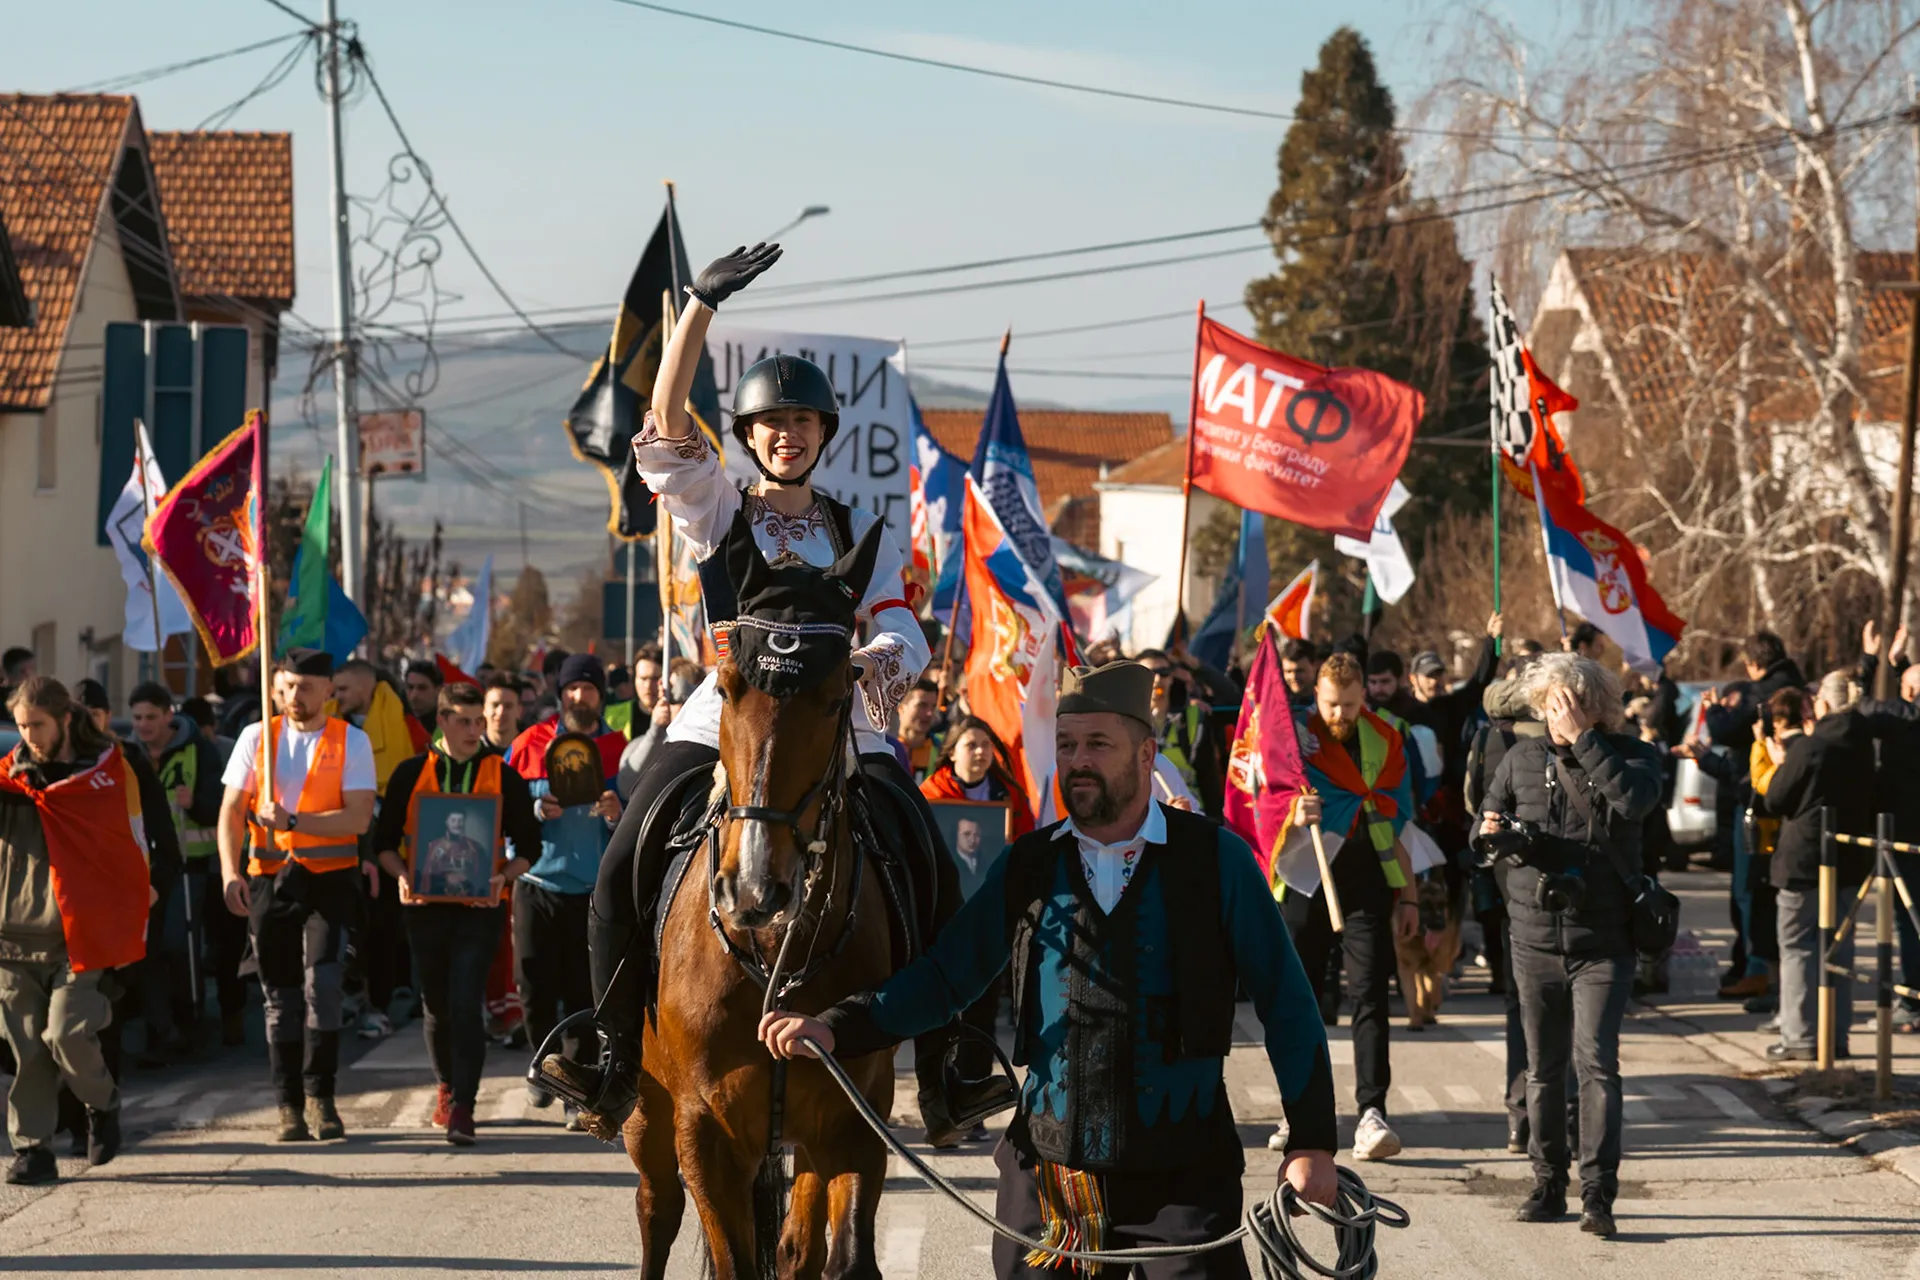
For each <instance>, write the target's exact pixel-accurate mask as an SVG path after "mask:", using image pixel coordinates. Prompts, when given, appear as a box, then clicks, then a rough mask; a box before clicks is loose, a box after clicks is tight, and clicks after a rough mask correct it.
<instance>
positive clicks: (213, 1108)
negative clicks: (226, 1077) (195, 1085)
mask: <svg viewBox="0 0 1920 1280" xmlns="http://www.w3.org/2000/svg"><path fill="white" fill-rule="evenodd" d="M232 1096H233V1094H232V1092H231V1091H230V1090H227V1089H215V1090H213V1091H211V1092H209V1093H203V1094H201V1095H200V1096H199V1097H198V1098H195V1099H194V1100H193V1101H192V1102H191V1103H190V1104H188V1106H187V1107H186V1108H185V1109H184V1110H182V1111H181V1112H180V1118H179V1120H178V1121H177V1123H178V1125H179V1127H180V1128H182V1129H204V1128H206V1127H207V1126H208V1125H209V1124H212V1123H213V1118H214V1117H215V1116H217V1115H219V1114H220V1108H221V1107H222V1106H224V1105H226V1101H227V1099H228V1098H230V1097H232Z"/></svg>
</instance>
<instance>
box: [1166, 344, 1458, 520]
mask: <svg viewBox="0 0 1920 1280" xmlns="http://www.w3.org/2000/svg"><path fill="white" fill-rule="evenodd" d="M1193 368H1194V378H1193V410H1192V416H1191V418H1190V421H1191V422H1192V424H1193V425H1192V428H1191V430H1190V434H1189V435H1188V437H1187V476H1188V479H1189V480H1190V481H1191V482H1192V483H1193V484H1195V485H1198V486H1199V487H1200V488H1201V489H1203V490H1205V491H1206V492H1207V493H1210V494H1212V495H1214V496H1215V497H1216V498H1224V499H1226V500H1227V501H1228V502H1231V503H1233V504H1234V505H1235V506H1237V507H1245V508H1246V509H1247V510H1249V511H1258V512H1261V513H1262V514H1264V515H1270V516H1277V517H1278V518H1280V519H1282V520H1291V521H1292V522H1293V523H1295V524H1299V525H1305V526H1306V527H1307V528H1309V529H1321V530H1325V531H1326V532H1328V533H1344V534H1346V535H1347V536H1348V537H1350V538H1358V539H1360V540H1361V541H1362V542H1364V541H1366V540H1367V539H1369V538H1371V537H1372V536H1373V522H1374V517H1376V516H1378V515H1379V514H1380V508H1381V506H1382V505H1384V504H1385V503H1386V500H1387V491H1388V490H1389V489H1390V488H1392V487H1393V481H1394V477H1395V476H1398V475H1399V474H1400V468H1401V465H1402V464H1404V463H1405V462H1406V460H1407V450H1408V449H1410V448H1412V447H1413V432H1414V428H1415V427H1416V426H1418V425H1419V422H1420V418H1421V415H1422V414H1424V413H1425V412H1426V402H1425V400H1424V399H1423V398H1422V397H1421V395H1420V393H1419V392H1418V391H1415V390H1414V389H1413V388H1412V387H1409V386H1406V385H1405V384H1403V383H1399V382H1395V381H1394V380H1393V379H1392V378H1389V377H1387V376H1386V375H1384V374H1379V373H1373V372H1370V371H1368V370H1366V369H1329V368H1326V367H1324V366H1322V365H1317V364H1314V363H1313V362H1311V361H1308V360H1299V359H1296V358H1294V357H1293V356H1289V355H1282V354H1281V353H1280V352H1278V351H1271V350H1268V349H1267V348H1266V347H1263V346H1261V345H1260V344H1259V343H1257V342H1254V341H1252V340H1250V339H1248V338H1245V337H1243V336H1241V335H1240V334H1237V333H1235V332H1234V331H1233V330H1231V329H1229V328H1227V327H1226V326H1225V325H1222V324H1217V323H1215V322H1214V321H1212V320H1209V319H1207V318H1206V316H1205V315H1204V314H1203V315H1201V317H1200V337H1199V344H1198V349H1197V350H1196V351H1195V353H1194V362H1193Z"/></svg>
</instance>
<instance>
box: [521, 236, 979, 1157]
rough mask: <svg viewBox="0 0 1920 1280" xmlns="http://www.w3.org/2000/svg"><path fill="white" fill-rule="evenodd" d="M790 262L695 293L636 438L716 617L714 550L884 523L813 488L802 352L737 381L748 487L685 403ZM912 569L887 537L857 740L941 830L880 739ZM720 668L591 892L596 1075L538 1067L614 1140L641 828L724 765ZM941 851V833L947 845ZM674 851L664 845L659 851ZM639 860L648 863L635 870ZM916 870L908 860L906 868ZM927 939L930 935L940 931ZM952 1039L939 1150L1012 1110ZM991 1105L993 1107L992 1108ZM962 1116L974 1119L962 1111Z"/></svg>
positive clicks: (652, 766)
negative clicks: (718, 763) (749, 463)
mask: <svg viewBox="0 0 1920 1280" xmlns="http://www.w3.org/2000/svg"><path fill="white" fill-rule="evenodd" d="M779 257H780V247H779V246H778V245H766V244H760V245H755V246H754V247H753V248H752V249H746V248H741V249H736V250H735V251H734V252H733V253H730V254H728V255H726V256H724V257H722V258H719V259H717V260H716V261H714V262H713V263H712V264H711V265H709V266H708V267H707V269H706V270H705V271H702V272H701V273H700V275H699V277H698V279H697V280H696V281H695V282H694V283H693V284H692V285H691V286H689V287H688V289H687V293H688V294H689V295H690V300H689V302H688V304H687V306H686V308H685V310H684V311H683V312H682V313H681V316H680V319H679V324H678V326H677V327H676V328H675V330H674V333H673V337H672V340H671V341H670V342H669V343H668V344H667V350H666V352H665V354H664V356H663V358H662V360H661V367H660V371H659V374H658V375H657V376H656V378H655V379H654V388H653V402H652V407H651V409H650V410H649V411H648V413H647V416H646V421H645V424H644V426H643V428H642V430H641V431H640V433H639V434H638V435H636V436H635V437H634V440H633V456H634V463H635V466H636V467H637V468H638V469H639V472H640V475H641V477H642V478H643V479H644V480H645V481H646V483H647V487H648V488H649V489H651V490H652V491H653V492H654V493H655V494H657V495H658V496H659V499H660V506H661V508H662V510H663V511H664V512H665V514H666V516H667V517H668V518H669V519H671V520H672V521H673V527H674V533H675V535H676V536H678V537H680V538H683V539H685V540H686V541H687V542H688V544H689V545H690V546H691V547H692V549H693V553H694V555H695V557H696V558H697V559H699V561H700V577H701V584H702V590H703V592H704V594H705V598H706V600H707V602H708V608H709V613H710V615H712V616H716V617H718V616H724V608H725V606H724V604H722V605H721V607H722V612H721V613H715V606H716V604H721V602H731V601H733V600H734V599H736V598H737V596H736V590H735V585H736V584H734V583H733V582H731V581H730V579H729V575H728V571H727V565H726V560H727V557H726V556H725V555H723V554H716V551H717V550H718V549H719V548H720V547H721V546H722V544H723V543H725V542H726V541H727V540H728V535H729V533H730V532H733V533H734V536H735V537H742V536H744V535H746V534H750V536H751V538H752V541H753V543H754V544H755V545H757V546H758V548H759V550H760V553H761V554H762V555H763V556H765V558H766V560H767V562H768V563H769V564H771V565H774V566H779V565H781V564H783V563H793V562H794V561H798V562H800V563H803V564H807V565H812V566H814V567H816V568H824V567H826V566H829V565H832V564H833V563H835V561H836V560H838V559H840V558H841V557H843V556H845V555H846V554H847V552H848V551H849V550H850V548H851V547H852V545H853V544H854V543H856V542H858V541H859V540H860V539H862V538H863V537H864V536H865V535H866V533H867V531H868V530H869V529H870V528H872V527H873V525H874V524H875V522H876V520H877V517H875V516H874V515H873V514H872V513H871V512H868V511H864V510H859V509H856V508H850V507H848V506H846V505H845V504H843V503H840V502H837V501H835V500H834V499H833V498H830V497H828V496H826V495H825V494H820V493H816V492H815V491H814V488H813V485H812V484H811V483H810V482H809V478H810V477H811V476H812V474H813V470H814V468H815V467H816V466H818V465H819V462H820V457H821V454H822V453H823V451H824V450H825V449H826V447H827V445H828V444H829V443H831V441H832V440H833V438H834V434H835V433H836V432H837V431H838V430H839V425H840V402H839V398H838V397H837V396H836V395H835V394H834V390H833V384H832V382H831V381H830V380H829V379H828V378H827V375H826V374H825V373H824V372H823V371H822V370H821V369H820V368H819V366H817V365H815V364H813V363H812V362H810V361H808V360H804V359H801V358H800V357H798V356H787V355H782V356H774V357H771V358H769V359H765V360H761V361H759V362H758V363H757V364H754V365H753V366H752V367H750V368H749V369H747V370H746V371H745V372H744V373H742V374H741V375H740V380H739V382H738V384H737V385H736V386H735V388H734V403H733V436H734V439H735V440H736V441H737V442H738V444H739V446H740V448H741V449H742V450H743V451H744V452H745V453H746V455H747V456H748V457H749V458H751V459H752V460H753V463H754V465H755V467H757V468H758V469H759V472H760V479H759V480H758V481H756V482H755V483H753V484H752V485H751V486H749V487H748V488H747V489H746V490H744V491H742V490H740V489H737V488H735V487H734V485H733V483H732V482H731V481H730V480H729V479H728V478H727V476H726V473H725V472H724V471H723V470H722V469H721V465H720V459H719V457H718V456H717V455H716V453H715V451H714V449H713V447H712V446H711V444H710V443H709V441H708V440H707V437H706V436H705V435H703V434H702V433H701V431H700V429H699V427H698V425H697V424H696V423H695V422H694V421H693V419H692V416H691V415H690V414H689V413H688V412H687V396H688V394H689V392H690V391H691V390H692V388H693V382H694V375H695V372H696V371H697V369H698V367H699V362H700V357H701V354H702V353H703V352H704V350H705V349H706V336H707V327H708V325H709V324H710V323H711V322H712V320H713V315H714V312H715V310H716V309H717V308H718V307H719V306H720V304H721V303H722V302H724V301H725V300H726V299H727V298H729V297H731V296H732V295H733V294H734V293H737V292H738V291H739V290H740V289H742V288H744V287H745V286H746V285H747V284H748V283H749V282H751V281H752V280H753V279H754V278H755V277H757V276H759V275H760V273H761V272H763V271H765V270H766V269H767V268H768V267H771V266H772V265H773V264H774V263H775V262H776V261H777V260H778V259H779ZM904 563H905V562H904V561H903V559H902V557H901V555H900V550H899V548H898V546H896V545H895V543H894V541H893V539H892V538H891V537H889V536H887V534H886V531H885V530H884V529H882V530H881V533H880V537H879V550H878V558H877V560H876V562H875V565H874V571H873V574H872V577H871V579H870V581H869V583H868V586H867V588H866V591H865V594H864V595H863V596H862V598H861V600H860V603H859V609H858V612H857V617H858V620H859V623H860V624H861V627H862V630H863V632H864V634H865V640H864V643H862V644H860V645H859V646H858V647H857V648H856V649H855V650H854V652H853V662H854V664H855V667H856V668H857V670H858V673H859V678H858V686H857V687H858V693H857V696H856V697H855V698H854V705H853V708H852V730H853V738H854V745H855V748H856V749H857V751H858V753H859V756H860V762H861V767H862V769H863V771H864V772H865V773H867V774H868V775H869V776H870V777H873V778H876V779H882V780H884V781H886V782H888V783H890V784H892V786H893V787H894V788H895V789H897V792H898V794H899V796H900V797H901V800H900V803H906V804H915V805H921V806H923V807H922V809H921V811H920V812H921V814H922V817H921V819H920V823H921V826H922V829H923V830H924V831H927V832H932V831H933V830H934V825H933V822H932V819H931V815H930V814H927V813H926V812H925V810H924V802H923V801H921V799H920V795H919V792H918V791H917V790H916V789H915V788H914V787H913V785H912V782H911V781H910V780H909V779H908V778H907V776H906V774H905V772H904V771H902V770H901V769H900V766H899V764H898V762H897V761H896V759H895V757H894V755H893V753H892V752H891V751H890V750H888V748H887V745H886V741H885V739H884V738H883V736H882V735H883V734H884V733H885V732H886V730H887V727H888V725H889V724H891V722H892V719H893V713H894V708H895V707H896V706H897V705H898V704H899V702H900V699H901V698H902V697H903V696H904V695H905V694H906V692H907V690H908V689H910V688H911V687H912V686H913V682H914V681H915V680H916V679H917V678H918V677H919V675H920V672H921V671H922V670H923V669H924V668H925V667H926V665H927V662H928V660H929V659H930V658H931V656H932V655H931V653H930V652H929V650H928V647H927V641H926V637H925V635H924V634H923V633H922V632H921V630H920V622H919V619H918V618H916V617H915V616H914V613H913V610H912V608H911V606H910V605H909V603H908V600H907V586H906V576H905V569H904ZM717 674H718V673H717V672H710V673H709V674H708V676H707V678H706V681H705V682H704V683H702V684H701V686H700V687H699V689H698V690H697V691H696V692H695V693H694V695H693V697H692V698H691V699H689V700H688V702H687V703H686V705H685V706H684V707H682V708H681V710H680V714H679V715H678V716H677V717H676V718H675V719H674V721H673V723H672V725H671V726H670V727H669V728H668V729H667V735H666V742H665V743H664V744H663V745H662V746H661V747H660V748H659V749H658V750H657V751H655V752H654V753H653V755H652V756H650V757H649V758H648V761H647V765H646V768H645V771H644V772H643V773H642V774H641V776H640V779H639V780H638V782H637V783H636V784H635V786H634V790H633V794H632V796H631V797H630V799H629V801H628V804H627V809H626V814H625V816H624V817H623V819H622V821H621V823H620V826H619V828H618V830H616V832H615V833H614V836H613V840H612V842H611V843H610V844H609V846H608V848H607V852H606V856H605V858H604V859H603V860H602V862H601V865H600V875H599V880H598V883H597V886H596V888H595V889H594V894H593V908H592V914H591V916H590V917H589V925H588V941H589V947H590V951H591V955H592V969H593V986H594V999H595V1004H596V1006H597V1007H596V1010H595V1015H594V1017H595V1022H596V1024H597V1026H598V1028H599V1030H600V1032H601V1036H602V1039H603V1052H602V1055H601V1060H600V1062H599V1064H598V1065H597V1067H593V1066H588V1065H586V1064H581V1063H574V1062H570V1061H568V1060H566V1059H565V1058H563V1057H561V1056H560V1055H557V1054H556V1055H551V1056H549V1057H548V1058H547V1059H546V1060H545V1061H544V1062H543V1063H541V1064H540V1070H541V1072H542V1074H543V1075H544V1076H545V1078H546V1081H547V1082H548V1083H549V1084H551V1085H552V1086H553V1087H554V1091H555V1092H557V1093H560V1094H561V1095H562V1096H563V1097H566V1098H568V1099H569V1100H573V1101H575V1102H576V1105H578V1106H580V1107H581V1109H582V1110H583V1111H586V1112H588V1113H590V1114H591V1115H592V1116H594V1117H596V1118H597V1119H598V1120H599V1121H600V1122H602V1123H601V1124H599V1125H596V1126H594V1127H596V1128H599V1129H601V1131H603V1132H611V1131H612V1130H613V1129H615V1128H617V1127H618V1126H619V1124H620V1122H621V1121H622V1119H623V1118H624V1117H625V1116H626V1114H627V1113H628V1111H630V1110H631V1108H632V1106H633V1103H634V1096H635V1081H636V1079H637V1078H638V1075H639V1067H640V1060H641V1029H642V1024H643V1019H644V1010H643V1007H642V989H641V988H642V985H643V984H642V983H641V982H640V981H639V978H640V974H641V971H643V970H644V969H645V968H646V966H647V964H648V957H647V955H646V954H645V953H646V948H647V940H646V938H645V937H643V936H642V930H641V929H640V927H639V925H640V915H641V906H642V904H651V903H652V901H653V899H654V898H655V897H656V896H657V895H658V893H659V891H660V884H661V880H662V878H663V877H664V875H665V871H666V866H665V863H666V858H665V856H664V853H663V852H657V853H653V854H651V855H650V853H649V852H648V851H647V850H646V849H645V848H644V847H643V842H642V840H641V835H642V828H643V826H644V824H645V821H646V816H647V814H648V813H649V811H650V810H651V809H652V808H653V807H654V801H655V800H656V799H657V798H658V797H659V796H660V795H661V793H662V792H663V791H665V790H666V789H667V787H668V786H669V785H670V784H671V783H672V782H673V781H674V780H675V779H677V778H680V777H681V776H683V775H684V774H685V773H686V772H687V771H689V770H692V769H696V768H704V767H708V766H711V765H712V764H713V763H714V761H715V760H717V759H718V757H719V746H720V736H719V735H720V714H721V705H722V703H721V693H720V690H719V688H718V685H717ZM934 840H935V843H936V844H937V837H935V838H934ZM660 843H661V842H658V841H655V842H652V845H653V847H654V849H655V850H658V846H659V844H660ZM636 861H638V862H639V865H638V866H637V867H636ZM911 861H913V860H912V859H909V862H911ZM931 861H932V862H933V864H934V866H933V867H932V868H931V871H932V874H926V872H927V871H928V870H929V868H925V867H922V868H918V869H916V870H915V871H914V874H915V876H916V880H917V881H924V882H925V883H917V884H916V891H917V892H918V893H919V894H921V895H922V896H923V899H925V898H930V899H931V901H932V907H933V909H932V911H931V913H930V914H931V916H932V920H933V924H934V926H935V928H936V929H937V927H938V926H939V925H940V924H944V923H945V921H946V920H947V918H948V917H949V916H951V915H952V913H953V912H954V911H955V910H957V909H958V906H959V893H958V882H957V879H956V877H955V874H954V872H953V868H952V866H951V863H950V862H949V861H948V859H947V858H946V857H945V856H944V851H942V850H939V849H938V848H937V847H936V848H935V849H934V850H933V851H932V859H931ZM734 905H735V907H736V909H739V908H743V907H744V908H748V909H751V908H755V907H759V908H762V909H764V910H765V911H766V913H767V914H768V915H770V916H771V915H774V914H777V913H778V912H779V911H780V910H782V909H783V908H784V907H785V906H786V905H787V904H786V903H784V902H778V903H772V902H770V903H765V904H754V903H746V904H734ZM929 936H930V935H929ZM949 1039H950V1035H949V1034H945V1033H939V1034H936V1036H935V1037H932V1038H930V1039H929V1041H928V1042H926V1043H924V1044H923V1045H922V1046H921V1047H922V1052H921V1053H920V1056H919V1059H918V1061H919V1063H920V1064H921V1065H920V1067H919V1072H920V1107H921V1112H922V1115H923V1117H924V1119H925V1121H926V1125H927V1133H928V1141H929V1142H932V1143H933V1144H934V1145H936V1146H951V1145H955V1144H957V1143H958V1141H959V1139H960V1135H961V1134H962V1133H964V1132H965V1131H966V1130H965V1128H963V1127H960V1122H964V1124H965V1126H966V1127H971V1125H972V1123H974V1120H975V1118H976V1116H977V1114H978V1113H979V1112H980V1111H981V1110H982V1108H985V1110H986V1111H987V1112H988V1113H990V1112H991V1111H992V1110H993V1109H997V1105H998V1104H1000V1103H1001V1102H1003V1101H1004V1099H1003V1098H1002V1097H1001V1096H1000V1090H999V1089H998V1088H997V1087H995V1086H994V1085H992V1084H989V1085H987V1086H983V1087H973V1088H969V1089H968V1091H967V1092H968V1096H966V1097H964V1098H956V1099H952V1100H949V1099H947V1098H946V1097H945V1096H944V1094H945V1091H944V1090H943V1089H942V1088H941V1087H940V1080H941V1074H942V1072H941V1064H942V1062H943V1060H944V1057H945V1054H944V1050H945V1047H946V1045H947V1043H948V1041H949ZM990 1095H991V1096H990ZM956 1112H960V1113H962V1114H957V1115H956V1114H955V1113H956Z"/></svg>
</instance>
